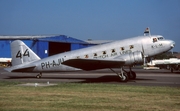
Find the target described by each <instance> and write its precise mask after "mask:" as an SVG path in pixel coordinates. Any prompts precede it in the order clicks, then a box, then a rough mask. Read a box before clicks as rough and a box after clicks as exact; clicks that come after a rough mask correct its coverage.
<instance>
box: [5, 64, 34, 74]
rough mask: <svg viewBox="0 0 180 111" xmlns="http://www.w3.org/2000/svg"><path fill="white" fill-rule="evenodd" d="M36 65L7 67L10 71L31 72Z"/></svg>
mask: <svg viewBox="0 0 180 111" xmlns="http://www.w3.org/2000/svg"><path fill="white" fill-rule="evenodd" d="M35 67H36V66H35V65H33V64H32V65H22V64H21V65H16V66H12V67H8V68H5V70H7V71H8V72H31V71H33V69H34V68H35Z"/></svg>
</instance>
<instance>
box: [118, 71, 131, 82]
mask: <svg viewBox="0 0 180 111" xmlns="http://www.w3.org/2000/svg"><path fill="white" fill-rule="evenodd" d="M120 80H121V82H127V81H128V80H129V77H128V75H127V74H126V73H124V74H122V77H120Z"/></svg>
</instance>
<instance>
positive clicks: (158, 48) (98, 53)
mask: <svg viewBox="0 0 180 111" xmlns="http://www.w3.org/2000/svg"><path fill="white" fill-rule="evenodd" d="M174 44H175V43H174V41H172V40H166V39H164V38H163V37H162V36H159V35H158V36H139V37H134V38H129V39H124V40H119V41H114V42H110V43H105V44H101V45H96V46H91V47H87V48H83V49H78V50H74V51H69V52H64V53H60V54H57V55H53V56H50V57H47V58H44V59H41V60H38V61H32V62H31V65H32V64H33V65H35V66H36V67H35V68H33V70H27V71H26V72H28V71H33V72H49V71H73V70H80V69H78V68H74V67H71V66H67V65H63V64H61V63H62V62H64V61H66V60H69V59H77V58H83V59H116V58H117V57H121V55H124V54H128V53H131V52H135V51H140V52H142V53H143V55H144V56H145V57H151V56H154V55H158V54H161V53H163V52H167V51H169V50H171V49H172V48H173V47H174ZM59 48H63V47H59ZM28 64H29V63H28ZM23 65H26V63H24V64H23ZM18 67H20V66H18Z"/></svg>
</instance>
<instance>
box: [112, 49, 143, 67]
mask: <svg viewBox="0 0 180 111" xmlns="http://www.w3.org/2000/svg"><path fill="white" fill-rule="evenodd" d="M115 59H124V60H125V65H134V64H140V63H143V55H142V52H140V51H136V52H131V53H127V54H123V55H121V56H119V57H117V58H115Z"/></svg>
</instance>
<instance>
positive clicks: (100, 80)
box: [5, 75, 155, 83]
mask: <svg viewBox="0 0 180 111" xmlns="http://www.w3.org/2000/svg"><path fill="white" fill-rule="evenodd" d="M5 79H21V80H22V79H24V80H25V79H28V80H29V79H32V80H36V81H37V80H38V79H36V78H35V77H34V76H18V77H17V76H9V77H8V78H5ZM47 79H49V80H52V79H54V80H57V81H60V80H61V79H62V80H67V82H71V81H72V82H74V80H79V81H77V82H76V83H111V82H118V83H124V82H121V81H120V78H119V77H117V76H114V75H106V76H101V77H98V78H85V77H84V78H82V77H43V76H42V78H40V80H47ZM154 80H155V79H144V78H136V79H135V80H129V81H128V82H135V81H154Z"/></svg>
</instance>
